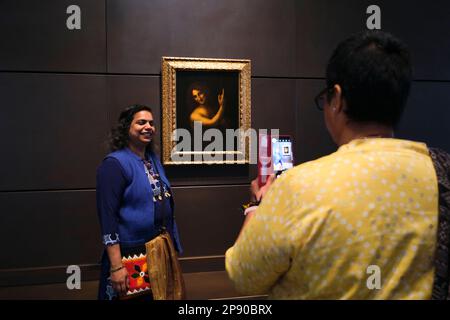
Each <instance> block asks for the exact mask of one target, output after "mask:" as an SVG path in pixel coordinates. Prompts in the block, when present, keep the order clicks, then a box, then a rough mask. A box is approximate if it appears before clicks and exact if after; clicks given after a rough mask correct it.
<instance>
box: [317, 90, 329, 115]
mask: <svg viewBox="0 0 450 320" xmlns="http://www.w3.org/2000/svg"><path fill="white" fill-rule="evenodd" d="M331 92H333V88H325V89H323V90H322V91H320V92H319V94H318V95H317V96H316V97H315V98H314V102H315V103H316V107H317V109H319V110H320V111H323V107H324V106H325V94H329V93H331Z"/></svg>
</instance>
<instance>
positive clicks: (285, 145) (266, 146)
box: [258, 135, 294, 187]
mask: <svg viewBox="0 0 450 320" xmlns="http://www.w3.org/2000/svg"><path fill="white" fill-rule="evenodd" d="M293 166H294V154H293V149H292V138H291V136H285V135H284V136H270V135H260V136H259V148H258V184H259V186H260V187H262V186H263V185H264V184H265V183H266V182H267V179H268V178H269V176H270V175H272V174H275V175H276V176H278V175H280V174H281V173H282V172H284V171H286V170H287V169H289V168H292V167H293Z"/></svg>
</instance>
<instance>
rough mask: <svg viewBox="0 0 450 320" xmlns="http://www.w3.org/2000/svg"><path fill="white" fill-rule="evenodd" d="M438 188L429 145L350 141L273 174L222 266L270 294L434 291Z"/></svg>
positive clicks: (425, 295)
mask: <svg viewBox="0 0 450 320" xmlns="http://www.w3.org/2000/svg"><path fill="white" fill-rule="evenodd" d="M437 193H438V189H437V178H436V174H435V170H434V167H433V163H432V160H431V158H430V156H429V153H428V149H427V147H426V145H425V144H423V143H418V142H412V141H407V140H399V139H383V138H373V139H357V140H353V141H351V142H350V143H348V144H346V145H343V146H341V147H340V148H339V149H338V150H337V151H336V152H335V153H333V154H331V155H329V156H326V157H323V158H320V159H318V160H315V161H311V162H308V163H304V164H302V165H299V166H297V167H295V168H293V169H290V170H289V171H287V172H285V173H284V174H282V175H281V176H280V177H279V178H278V179H277V180H276V181H275V182H274V184H273V185H272V187H271V188H270V190H269V192H268V193H267V194H266V196H265V198H264V200H263V201H262V203H261V205H260V206H259V208H258V209H257V210H256V212H255V213H254V216H253V217H252V218H251V219H250V220H249V221H248V223H247V225H246V226H245V228H244V230H243V231H242V234H241V236H240V238H239V240H238V241H237V242H236V243H235V244H234V246H233V247H231V248H230V249H228V250H227V252H226V270H227V272H228V275H229V277H230V278H231V280H232V281H233V282H234V283H235V286H236V288H237V289H238V290H239V291H241V292H242V293H246V294H268V295H269V299H429V298H430V297H431V290H432V285H433V276H434V267H433V258H434V251H435V245H436V232H437V216H438V198H437Z"/></svg>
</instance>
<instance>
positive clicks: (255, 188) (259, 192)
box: [250, 174, 275, 201]
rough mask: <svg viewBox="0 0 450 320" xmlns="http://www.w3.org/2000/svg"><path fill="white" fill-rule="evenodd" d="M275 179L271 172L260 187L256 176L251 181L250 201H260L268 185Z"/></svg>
mask: <svg viewBox="0 0 450 320" xmlns="http://www.w3.org/2000/svg"><path fill="white" fill-rule="evenodd" d="M274 181H275V175H274V174H272V175H270V176H269V178H268V179H267V181H266V184H265V185H263V186H262V187H261V188H260V187H259V184H258V178H256V179H255V180H253V181H252V184H251V187H250V191H251V193H252V201H261V200H262V198H263V197H264V195H265V194H266V193H267V191H269V189H270V186H271V185H272V183H273V182H274Z"/></svg>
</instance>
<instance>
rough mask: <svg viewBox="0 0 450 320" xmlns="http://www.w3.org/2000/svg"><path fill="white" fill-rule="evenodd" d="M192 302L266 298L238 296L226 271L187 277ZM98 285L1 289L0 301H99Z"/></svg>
mask: <svg viewBox="0 0 450 320" xmlns="http://www.w3.org/2000/svg"><path fill="white" fill-rule="evenodd" d="M184 280H185V283H186V296H187V299H189V300H207V299H264V298H265V297H264V296H242V295H240V294H239V293H237V292H236V290H235V289H234V287H233V284H232V283H231V281H230V280H229V279H228V276H227V273H226V272H225V271H214V272H198V273H186V274H184ZM97 288H98V281H84V282H82V283H81V289H80V290H68V289H67V287H66V284H65V283H57V284H46V285H36V286H20V287H0V299H1V300H4V299H13V300H16V299H23V300H28V299H31V300H34V299H43V300H53V299H62V300H68V299H69V300H70V299H78V300H95V299H96V298H97Z"/></svg>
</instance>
